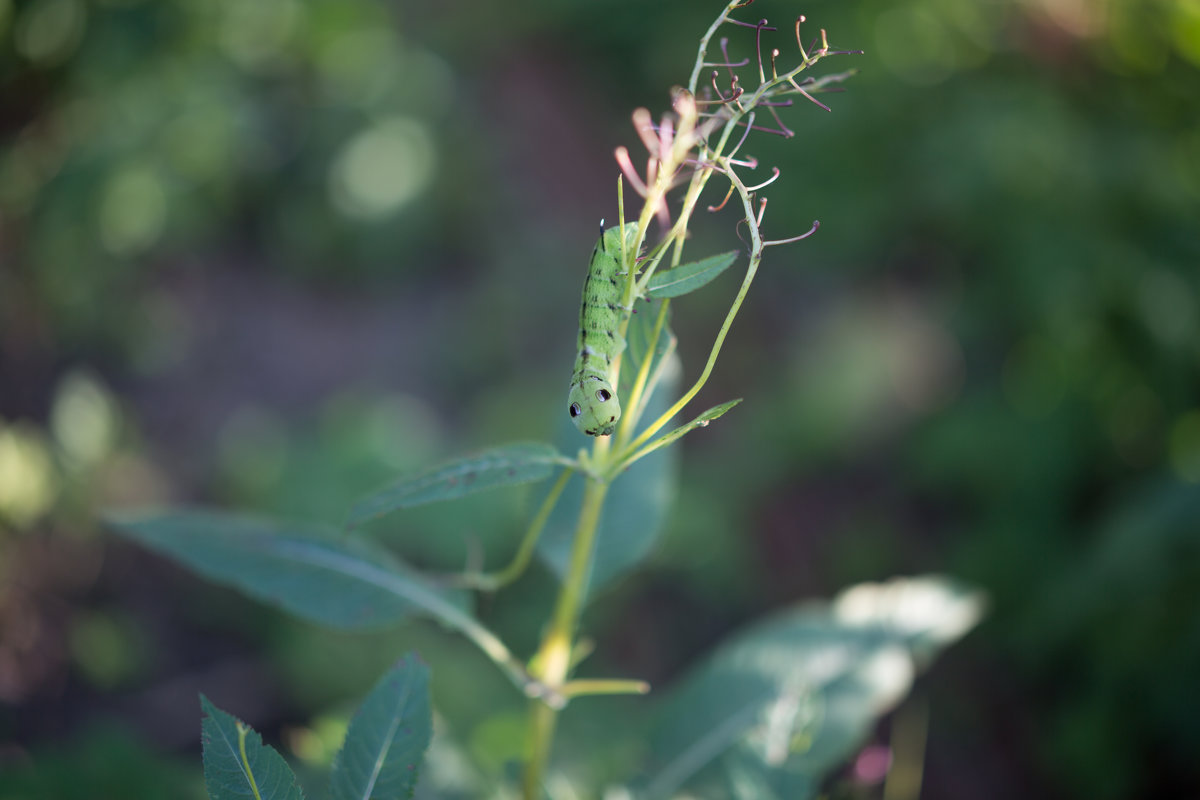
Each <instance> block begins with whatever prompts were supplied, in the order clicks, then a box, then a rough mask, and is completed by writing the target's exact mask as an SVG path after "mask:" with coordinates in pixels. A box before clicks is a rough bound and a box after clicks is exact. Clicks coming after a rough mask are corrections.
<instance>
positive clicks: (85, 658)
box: [70, 612, 139, 689]
mask: <svg viewBox="0 0 1200 800" xmlns="http://www.w3.org/2000/svg"><path fill="white" fill-rule="evenodd" d="M70 643H71V655H72V657H73V658H74V660H75V663H76V664H78V665H79V668H80V671H81V672H82V673H83V675H84V677H85V678H86V679H87V680H88V681H89V682H90V683H91V684H93V685H94V686H98V687H100V688H104V689H111V688H113V687H115V686H117V685H119V684H120V683H122V682H123V681H126V680H128V679H129V678H130V677H131V676H132V675H133V674H134V673H135V672H136V671H137V664H138V659H137V655H138V649H139V648H138V646H137V642H136V636H135V634H134V632H133V631H132V630H131V629H130V626H128V625H124V624H122V623H121V622H119V621H118V620H117V619H115V618H113V617H112V616H111V615H109V614H104V613H99V612H92V613H85V614H81V615H80V616H79V617H77V618H76V619H75V620H73V622H72V624H71V633H70Z"/></svg>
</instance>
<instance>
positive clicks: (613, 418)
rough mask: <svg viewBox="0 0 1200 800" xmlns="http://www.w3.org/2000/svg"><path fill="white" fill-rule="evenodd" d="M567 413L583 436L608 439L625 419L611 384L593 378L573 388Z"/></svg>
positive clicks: (584, 380)
mask: <svg viewBox="0 0 1200 800" xmlns="http://www.w3.org/2000/svg"><path fill="white" fill-rule="evenodd" d="M567 413H569V414H570V415H571V422H574V423H575V427H576V428H578V429H579V430H580V432H581V433H586V434H587V435H588V436H608V435H610V434H611V433H612V432H613V431H614V430H616V428H617V420H619V419H620V418H621V401H620V400H618V399H617V393H616V392H615V391H613V387H612V384H611V383H609V382H608V381H606V380H604V379H603V378H599V377H596V376H594V375H593V376H590V377H586V378H584V379H583V380H581V381H580V382H579V383H576V384H574V385H573V386H572V387H571V393H570V394H568V395H567Z"/></svg>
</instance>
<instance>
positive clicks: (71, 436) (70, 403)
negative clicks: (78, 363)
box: [50, 372, 118, 468]
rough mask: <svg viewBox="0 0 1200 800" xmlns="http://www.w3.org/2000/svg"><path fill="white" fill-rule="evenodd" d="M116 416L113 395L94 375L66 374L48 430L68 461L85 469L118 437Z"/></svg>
mask: <svg viewBox="0 0 1200 800" xmlns="http://www.w3.org/2000/svg"><path fill="white" fill-rule="evenodd" d="M117 426H118V415H117V409H116V403H115V402H113V399H112V396H111V395H110V394H109V393H108V391H107V390H106V389H105V388H104V387H103V386H101V385H100V383H99V382H98V381H96V379H95V378H93V377H92V376H90V375H87V374H85V373H83V372H70V373H68V374H67V375H66V376H65V377H64V378H63V379H62V381H61V382H60V383H59V385H58V392H57V394H56V396H55V398H54V406H53V407H52V408H51V410H50V430H51V432H52V433H53V434H54V439H55V441H57V442H58V446H59V447H60V448H61V449H62V452H63V455H64V456H66V459H67V464H68V465H70V466H73V467H80V468H86V467H90V466H93V465H95V464H96V463H97V462H99V461H100V460H101V459H103V458H104V457H105V456H106V455H108V454H109V453H110V452H111V451H112V449H113V446H114V445H115V444H116V440H117Z"/></svg>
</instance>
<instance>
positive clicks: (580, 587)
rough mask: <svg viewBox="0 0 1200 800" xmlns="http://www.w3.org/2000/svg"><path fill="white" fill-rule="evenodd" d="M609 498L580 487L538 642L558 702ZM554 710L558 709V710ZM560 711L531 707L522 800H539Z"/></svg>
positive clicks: (591, 486)
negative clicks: (564, 560)
mask: <svg viewBox="0 0 1200 800" xmlns="http://www.w3.org/2000/svg"><path fill="white" fill-rule="evenodd" d="M596 451H597V452H596V457H597V460H599V461H604V460H605V459H606V458H607V456H608V452H607V442H606V441H604V440H597V441H596ZM607 494H608V484H607V483H604V482H601V481H599V480H596V479H595V478H588V480H587V483H586V484H584V490H583V507H582V508H581V509H580V511H579V523H578V525H577V526H576V529H575V541H574V544H573V545H572V547H571V557H570V561H569V562H568V564H567V573H566V575H565V576H564V577H563V583H562V588H561V590H560V591H559V594H558V602H557V605H556V606H555V608H554V616H553V617H552V618H551V620H550V627H549V629H547V631H546V635H545V637H544V638H543V639H542V646H541V648H540V649H539V650H538V654H537V656H535V657H534V664H535V666H534V668H533V672H534V675H535V676H536V677H537V679H538V681H539V682H540V683H541V684H542V685H544V686H546V687H547V688H548V689H549V690H550V691H552V692H554V693H555V694H556V695H558V696H560V697H561V694H560V690H561V689H562V687H563V685H564V684H565V683H566V680H567V674H568V672H569V671H570V668H571V650H572V648H573V641H574V638H575V628H576V626H577V625H578V623H579V614H580V610H581V609H582V608H583V601H584V598H585V597H586V596H587V589H588V578H589V573H590V569H591V563H592V550H593V548H594V546H595V542H596V532H597V530H599V524H600V510H601V509H602V508H603V507H604V498H605V496H606V495H607ZM556 705H558V704H556ZM557 716H558V708H555V707H553V706H551V705H550V704H548V703H546V702H543V701H541V700H538V699H534V700H532V701H531V708H530V726H529V727H530V730H529V735H530V746H529V751H528V753H529V761H528V762H527V763H526V765H525V782H524V783H525V786H524V798H525V800H540V798H541V796H542V795H541V791H542V788H541V787H542V779H543V777H544V775H545V771H546V764H547V763H548V762H549V760H550V745H551V743H552V741H553V738H554V727H555V721H556V719H557Z"/></svg>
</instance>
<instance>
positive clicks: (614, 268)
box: [567, 222, 637, 436]
mask: <svg viewBox="0 0 1200 800" xmlns="http://www.w3.org/2000/svg"><path fill="white" fill-rule="evenodd" d="M636 237H637V223H636V222H629V223H626V225H625V247H624V249H625V251H626V256H627V258H629V260H630V261H631V262H632V261H633V258H634V255H635V254H634V253H633V252H632V249H633V241H634V239H635V238H636ZM621 250H622V247H621V231H620V230H619V229H618V228H616V227H612V228H609V229H608V230H606V231H604V232H603V233H602V234H601V235H600V241H598V242H596V248H595V249H594V250H593V251H592V260H591V263H590V264H589V266H588V274H587V279H586V280H585V281H584V282H583V300H582V302H581V303H580V307H579V340H578V348H577V350H576V355H575V370H574V372H573V373H572V374H571V389H570V392H569V393H568V395H567V412H568V413H569V414H570V415H571V421H572V422H574V423H575V427H576V428H578V429H579V431H580V432H581V433H586V434H587V435H589V436H608V435H610V434H611V433H612V432H613V431H614V430H615V429H616V427H617V420H619V419H620V418H621V401H620V399H618V397H617V390H616V387H614V386H613V384H612V383H611V381H610V380H609V372H610V370H611V368H612V362H613V359H615V358H616V357H617V355H618V354H619V353H620V352H621V351H622V350H624V349H625V341H624V340H623V339H622V338H621V335H620V333H619V328H620V324H621V322H622V320H623V319H624V318H625V317H627V316H628V315H629V310H628V309H627V308H625V307H624V306H623V305H622V304H621V299H622V298H621V295H622V290H623V288H624V285H625V275H626V273H625V271H624V270H623V269H622V265H621Z"/></svg>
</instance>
